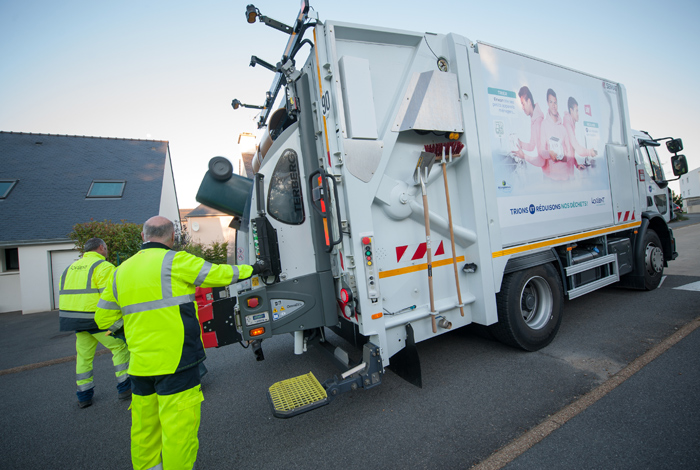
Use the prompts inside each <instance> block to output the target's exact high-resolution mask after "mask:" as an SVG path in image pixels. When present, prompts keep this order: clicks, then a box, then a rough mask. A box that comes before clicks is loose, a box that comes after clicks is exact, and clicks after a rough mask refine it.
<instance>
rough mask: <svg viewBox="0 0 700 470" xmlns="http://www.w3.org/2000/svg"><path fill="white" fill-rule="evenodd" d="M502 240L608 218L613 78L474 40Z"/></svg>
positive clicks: (616, 119)
mask: <svg viewBox="0 0 700 470" xmlns="http://www.w3.org/2000/svg"><path fill="white" fill-rule="evenodd" d="M479 54H480V56H481V59H482V61H483V65H484V67H483V70H484V83H485V86H486V89H485V90H483V92H484V93H485V94H486V96H487V105H488V114H489V117H488V121H487V122H488V124H489V129H488V133H489V141H490V144H491V158H492V159H493V169H494V184H495V185H496V193H497V196H498V212H499V218H500V222H501V227H502V236H503V244H504V245H505V246H507V245H513V244H517V243H522V242H528V241H532V240H537V239H542V238H548V237H552V236H557V235H561V234H565V233H570V232H574V231H578V230H587V229H591V228H595V227H600V226H604V225H607V224H611V223H613V207H612V200H611V191H610V178H609V174H608V163H607V157H606V154H605V146H606V144H608V143H615V144H619V143H621V140H622V137H621V135H622V130H621V126H620V113H619V103H618V98H617V93H618V86H617V84H614V83H610V82H606V81H604V80H601V79H597V78H594V77H591V76H588V75H584V74H580V73H577V72H574V71H571V70H567V69H564V68H562V67H557V66H554V65H551V64H547V63H545V62H541V61H538V60H535V59H532V58H529V57H524V56H521V55H518V54H514V53H511V52H507V51H504V50H500V49H497V48H494V47H490V46H487V45H483V44H480V45H479Z"/></svg>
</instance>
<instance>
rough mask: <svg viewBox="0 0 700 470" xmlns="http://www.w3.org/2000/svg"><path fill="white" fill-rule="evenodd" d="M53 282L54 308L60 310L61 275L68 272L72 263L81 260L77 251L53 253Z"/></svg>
mask: <svg viewBox="0 0 700 470" xmlns="http://www.w3.org/2000/svg"><path fill="white" fill-rule="evenodd" d="M49 253H50V254H51V281H52V284H53V306H52V308H53V309H54V310H57V309H58V291H59V289H60V288H61V274H63V271H65V270H66V268H67V267H68V266H70V265H71V263H72V262H73V261H75V260H77V259H78V258H80V252H79V251H77V250H61V251H51V252H49Z"/></svg>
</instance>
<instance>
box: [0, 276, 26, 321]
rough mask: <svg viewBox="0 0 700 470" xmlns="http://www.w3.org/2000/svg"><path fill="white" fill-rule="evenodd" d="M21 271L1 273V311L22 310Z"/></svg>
mask: <svg viewBox="0 0 700 470" xmlns="http://www.w3.org/2000/svg"><path fill="white" fill-rule="evenodd" d="M20 292H21V290H20V283H19V272H5V273H0V313H5V312H15V311H17V310H22V299H21V295H20Z"/></svg>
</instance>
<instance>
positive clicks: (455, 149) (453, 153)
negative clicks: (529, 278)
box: [425, 142, 464, 316]
mask: <svg viewBox="0 0 700 470" xmlns="http://www.w3.org/2000/svg"><path fill="white" fill-rule="evenodd" d="M445 147H447V148H448V154H449V160H448V159H447V158H445ZM463 148H464V144H463V143H461V142H449V143H447V144H434V145H426V146H425V150H426V151H427V152H431V153H433V154H435V155H436V156H437V157H438V158H440V164H441V165H442V177H443V180H444V182H445V199H446V200H447V219H448V222H449V226H450V243H451V244H452V266H453V267H454V271H455V283H456V284H457V300H458V302H459V311H460V313H461V314H462V316H464V305H463V303H462V289H460V287H459V269H458V268H457V252H456V250H455V233H454V228H453V225H452V207H451V204H450V189H449V187H448V185H447V164H448V163H452V159H453V158H457V157H459V156H460V152H461V151H462V149H463Z"/></svg>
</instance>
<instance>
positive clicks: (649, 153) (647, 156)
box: [639, 146, 664, 182]
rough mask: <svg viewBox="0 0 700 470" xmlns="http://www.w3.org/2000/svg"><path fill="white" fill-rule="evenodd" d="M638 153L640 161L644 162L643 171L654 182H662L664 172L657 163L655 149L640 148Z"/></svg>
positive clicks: (659, 163)
mask: <svg viewBox="0 0 700 470" xmlns="http://www.w3.org/2000/svg"><path fill="white" fill-rule="evenodd" d="M639 150H640V153H641V155H642V160H643V161H644V169H645V170H646V172H647V174H648V175H649V176H651V177H652V178H653V179H654V181H657V182H659V181H664V172H663V170H662V169H661V162H660V161H659V156H658V155H657V154H656V149H654V147H648V146H647V147H640V149H639Z"/></svg>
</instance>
